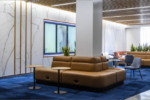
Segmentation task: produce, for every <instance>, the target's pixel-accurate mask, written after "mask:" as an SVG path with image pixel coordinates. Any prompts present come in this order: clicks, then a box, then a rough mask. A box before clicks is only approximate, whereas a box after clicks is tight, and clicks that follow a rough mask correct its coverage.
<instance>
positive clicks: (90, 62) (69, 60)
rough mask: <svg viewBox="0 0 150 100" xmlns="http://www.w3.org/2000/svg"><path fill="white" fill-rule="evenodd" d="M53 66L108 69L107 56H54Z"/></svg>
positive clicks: (75, 68)
mask: <svg viewBox="0 0 150 100" xmlns="http://www.w3.org/2000/svg"><path fill="white" fill-rule="evenodd" d="M52 67H71V70H79V71H89V72H98V71H102V70H106V69H108V68H109V67H108V63H107V59H106V57H104V56H103V57H80V56H72V57H71V56H54V57H53V62H52Z"/></svg>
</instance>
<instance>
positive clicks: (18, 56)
mask: <svg viewBox="0 0 150 100" xmlns="http://www.w3.org/2000/svg"><path fill="white" fill-rule="evenodd" d="M16 19H17V20H16V55H15V58H16V68H15V73H16V74H20V1H16Z"/></svg>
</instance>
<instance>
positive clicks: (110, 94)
mask: <svg viewBox="0 0 150 100" xmlns="http://www.w3.org/2000/svg"><path fill="white" fill-rule="evenodd" d="M119 67H121V66H119ZM126 73H127V79H126V80H125V81H124V84H123V85H120V86H118V87H115V88H112V89H109V90H107V91H104V92H99V93H98V92H90V91H81V90H75V89H70V88H60V89H61V90H66V91H68V93H67V94H54V91H55V90H57V86H48V85H42V84H36V85H37V86H40V87H41V89H40V90H29V89H28V87H30V86H33V75H32V74H29V75H23V76H15V77H11V78H2V79H0V99H42V100H43V99H48V100H77V99H79V100H124V99H126V98H129V97H131V96H134V95H136V94H139V93H141V92H144V91H147V90H150V68H141V73H142V76H143V80H142V79H141V77H140V74H139V72H138V70H136V71H135V78H132V80H130V70H126Z"/></svg>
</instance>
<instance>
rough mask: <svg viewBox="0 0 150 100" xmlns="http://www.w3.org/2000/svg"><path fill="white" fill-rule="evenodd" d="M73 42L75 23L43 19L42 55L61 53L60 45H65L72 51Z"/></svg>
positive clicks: (73, 47)
mask: <svg viewBox="0 0 150 100" xmlns="http://www.w3.org/2000/svg"><path fill="white" fill-rule="evenodd" d="M75 42H76V27H75V24H69V23H64V22H57V21H49V20H44V55H57V54H59V55H60V54H63V52H62V47H65V46H66V45H68V47H69V48H70V53H74V49H75Z"/></svg>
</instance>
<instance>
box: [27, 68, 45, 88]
mask: <svg viewBox="0 0 150 100" xmlns="http://www.w3.org/2000/svg"><path fill="white" fill-rule="evenodd" d="M26 67H28V68H33V70H34V75H33V76H34V77H33V80H34V82H33V86H32V87H29V89H31V90H37V89H40V88H41V87H37V86H35V68H39V67H43V65H28V66H26Z"/></svg>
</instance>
